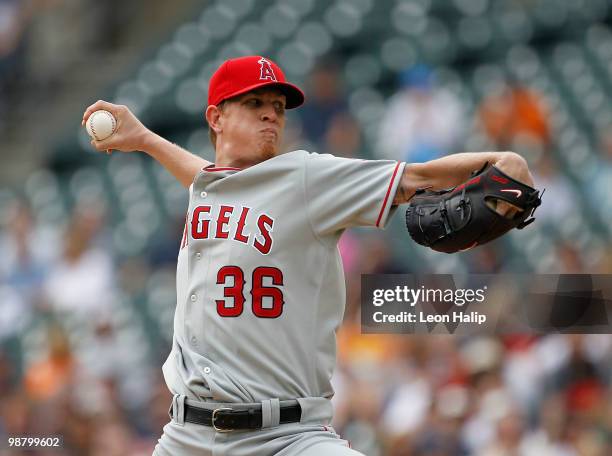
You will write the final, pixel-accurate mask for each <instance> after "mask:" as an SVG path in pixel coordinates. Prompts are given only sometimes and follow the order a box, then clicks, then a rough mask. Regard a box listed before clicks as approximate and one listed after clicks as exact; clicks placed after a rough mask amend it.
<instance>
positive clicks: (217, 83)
mask: <svg viewBox="0 0 612 456" xmlns="http://www.w3.org/2000/svg"><path fill="white" fill-rule="evenodd" d="M268 86H273V87H277V88H278V89H280V90H281V91H282V92H283V94H284V95H285V96H286V97H287V103H286V106H285V107H286V108H287V109H291V108H297V107H298V106H300V105H301V104H302V103H304V93H303V92H302V91H301V90H300V89H299V88H298V87H297V86H296V85H293V84H291V83H289V82H287V80H286V78H285V74H284V73H283V70H281V69H280V67H279V66H278V65H277V64H276V63H274V62H273V61H272V60H270V59H268V58H265V57H262V56H260V55H249V56H246V57H238V58H236V59H230V60H226V61H225V62H223V63H222V64H221V66H220V67H219V68H218V69H217V71H215V73H214V74H213V75H212V77H211V78H210V83H209V85H208V104H209V105H215V106H216V105H218V104H219V103H221V102H222V101H223V100H227V99H228V98H232V97H234V96H236V95H241V94H243V93H246V92H250V91H251V90H255V89H258V88H260V87H268Z"/></svg>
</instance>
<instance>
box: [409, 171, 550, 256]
mask: <svg viewBox="0 0 612 456" xmlns="http://www.w3.org/2000/svg"><path fill="white" fill-rule="evenodd" d="M540 196H541V195H540V192H539V191H538V190H536V189H534V188H532V187H530V186H528V185H525V184H523V183H521V182H519V181H517V180H515V179H513V178H511V177H510V176H508V175H506V174H504V173H503V172H502V171H500V170H499V169H498V168H496V167H495V166H493V165H490V166H489V164H488V163H487V164H485V166H483V167H482V169H481V170H480V171H476V172H475V173H473V175H472V177H471V178H470V179H469V180H468V181H467V182H464V183H463V184H461V185H458V186H457V187H454V188H451V189H447V190H441V191H429V190H427V189H419V190H417V191H416V193H415V195H414V196H413V197H412V199H411V200H410V203H409V205H408V209H407V210H406V226H407V228H408V232H409V233H410V236H411V237H412V239H414V240H415V241H416V242H418V243H419V244H421V245H424V246H426V247H430V248H432V249H433V250H437V251H438V252H446V253H455V252H459V251H463V250H468V249H471V248H472V247H476V246H477V245H480V244H484V243H486V242H489V241H492V240H493V239H496V238H498V237H499V236H501V235H502V234H505V233H506V232H508V231H510V230H511V229H512V228H518V229H523V228H525V227H526V226H527V225H529V224H530V223H531V222H533V221H534V218H533V217H532V216H533V213H534V211H535V209H536V208H537V207H538V206H539V205H540V203H541V202H542V200H541V199H540ZM497 200H503V201H506V202H508V203H510V204H512V205H514V206H516V207H518V208H519V209H522V211H520V212H517V213H516V214H514V215H513V216H512V217H510V218H507V217H505V216H503V215H500V214H499V213H497V212H496V211H495V207H496V205H497ZM529 217H531V218H529Z"/></svg>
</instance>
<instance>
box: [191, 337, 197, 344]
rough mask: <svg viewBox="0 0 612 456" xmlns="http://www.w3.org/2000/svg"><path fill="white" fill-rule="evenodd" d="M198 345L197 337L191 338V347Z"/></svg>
mask: <svg viewBox="0 0 612 456" xmlns="http://www.w3.org/2000/svg"><path fill="white" fill-rule="evenodd" d="M197 344H198V339H196V336H191V345H197Z"/></svg>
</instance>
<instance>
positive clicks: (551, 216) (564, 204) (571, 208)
mask: <svg viewBox="0 0 612 456" xmlns="http://www.w3.org/2000/svg"><path fill="white" fill-rule="evenodd" d="M531 168H532V171H531V173H532V175H533V180H534V182H535V183H536V187H537V188H539V189H546V191H545V195H544V197H543V198H542V204H541V205H540V207H538V208H537V210H536V214H535V215H536V217H537V218H538V222H539V223H541V222H546V223H550V224H551V225H558V224H560V223H563V222H564V221H565V220H567V217H568V216H569V215H572V214H574V213H575V208H576V207H579V206H580V204H579V202H578V198H577V191H576V188H574V186H573V185H572V183H571V182H570V180H569V179H568V178H567V177H566V176H565V174H563V173H562V172H561V171H560V170H559V167H558V165H557V162H556V161H555V160H554V159H553V157H551V156H550V155H549V154H547V153H542V154H540V156H539V158H537V159H536V160H535V163H533V164H532V166H531Z"/></svg>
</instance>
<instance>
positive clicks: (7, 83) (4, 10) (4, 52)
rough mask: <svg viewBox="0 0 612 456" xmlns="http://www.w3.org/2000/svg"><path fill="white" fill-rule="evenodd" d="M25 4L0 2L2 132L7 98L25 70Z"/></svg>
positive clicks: (16, 0)
mask: <svg viewBox="0 0 612 456" xmlns="http://www.w3.org/2000/svg"><path fill="white" fill-rule="evenodd" d="M24 4H25V2H23V1H20V0H0V132H2V131H3V129H4V127H5V125H4V122H5V119H4V117H5V112H6V110H7V104H8V103H7V97H8V96H9V93H10V91H11V87H12V85H13V84H14V83H15V82H16V81H17V79H18V78H19V76H20V74H21V72H22V70H23V68H22V63H23V62H22V60H23V30H24V27H25V12H24Z"/></svg>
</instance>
